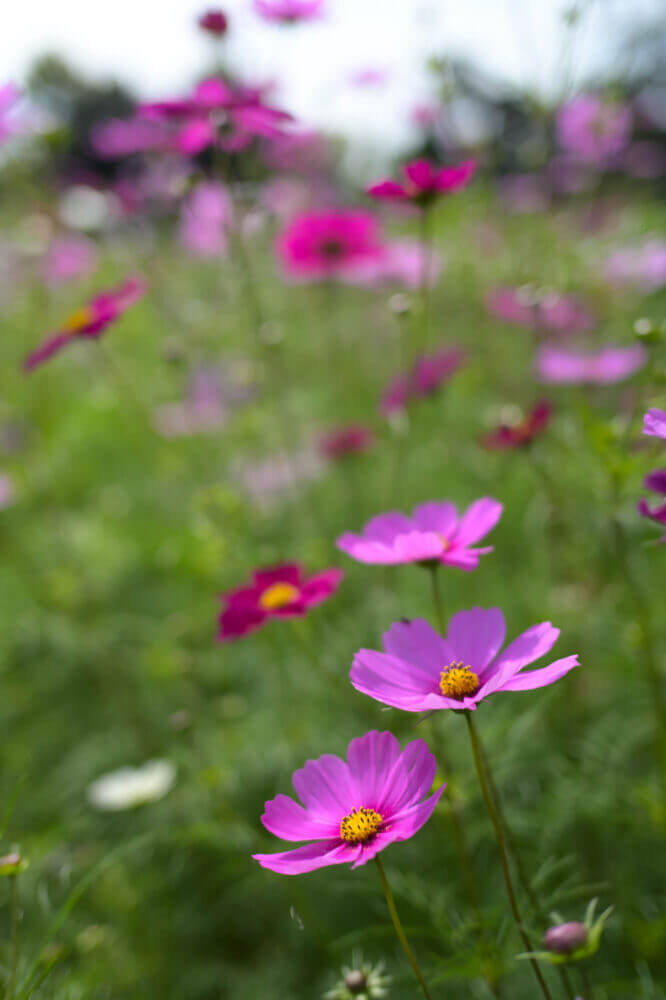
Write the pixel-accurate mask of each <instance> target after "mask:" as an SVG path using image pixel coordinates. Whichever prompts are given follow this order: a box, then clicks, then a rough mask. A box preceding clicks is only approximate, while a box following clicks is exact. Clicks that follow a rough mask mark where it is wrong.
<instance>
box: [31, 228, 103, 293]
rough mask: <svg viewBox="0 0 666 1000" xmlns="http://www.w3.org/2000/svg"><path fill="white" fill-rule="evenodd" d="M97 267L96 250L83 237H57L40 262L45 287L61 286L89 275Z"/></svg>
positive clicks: (91, 243) (89, 241) (93, 245)
mask: <svg viewBox="0 0 666 1000" xmlns="http://www.w3.org/2000/svg"><path fill="white" fill-rule="evenodd" d="M96 267H97V250H96V247H95V244H94V243H93V242H92V240H88V239H86V238H85V236H74V235H70V236H58V237H56V239H54V240H53V242H52V243H51V245H50V246H49V248H48V250H47V251H46V254H45V255H44V258H43V260H42V262H41V271H42V275H43V278H44V282H45V283H46V284H47V285H62V284H65V283H66V282H68V281H73V280H75V279H76V278H82V277H84V276H85V275H87V274H91V273H92V272H93V271H94V270H95V268H96Z"/></svg>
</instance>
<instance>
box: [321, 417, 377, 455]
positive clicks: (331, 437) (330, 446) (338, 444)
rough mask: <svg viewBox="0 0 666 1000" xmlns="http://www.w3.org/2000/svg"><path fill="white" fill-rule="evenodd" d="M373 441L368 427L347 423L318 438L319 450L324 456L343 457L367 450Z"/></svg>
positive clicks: (373, 437)
mask: <svg viewBox="0 0 666 1000" xmlns="http://www.w3.org/2000/svg"><path fill="white" fill-rule="evenodd" d="M374 441H375V435H374V434H373V432H372V430H371V428H370V427H364V426H363V425H362V424H349V425H348V426H346V427H337V428H336V429H335V430H332V431H328V433H327V434H323V435H322V436H321V437H320V439H319V450H320V451H321V453H322V455H324V456H325V458H331V459H337V458H344V457H345V456H346V455H356V454H358V453H359V452H363V451H367V450H368V449H369V448H371V447H372V445H373V444H374Z"/></svg>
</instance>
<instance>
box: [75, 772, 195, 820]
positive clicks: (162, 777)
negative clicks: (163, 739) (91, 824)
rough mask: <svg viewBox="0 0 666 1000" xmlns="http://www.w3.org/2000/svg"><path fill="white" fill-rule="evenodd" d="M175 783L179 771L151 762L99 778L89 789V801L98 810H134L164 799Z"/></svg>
mask: <svg viewBox="0 0 666 1000" xmlns="http://www.w3.org/2000/svg"><path fill="white" fill-rule="evenodd" d="M175 780H176V769H175V767H174V766H173V764H170V763H169V761H168V760H149V761H148V762H147V763H146V764H143V765H142V766H141V767H123V768H121V769H120V770H119V771H111V772H110V773H109V774H103V775H102V777H101V778H97V780H96V781H93V783H92V784H91V785H89V786H88V801H89V802H90V804H91V805H93V806H94V807H95V809H104V810H107V811H110V810H119V809H133V808H134V807H135V806H140V805H143V804H144V803H145V802H155V801H156V800H157V799H161V798H162V797H163V796H165V795H166V794H167V792H168V791H169V789H170V788H171V786H172V785H173V783H174V781H175Z"/></svg>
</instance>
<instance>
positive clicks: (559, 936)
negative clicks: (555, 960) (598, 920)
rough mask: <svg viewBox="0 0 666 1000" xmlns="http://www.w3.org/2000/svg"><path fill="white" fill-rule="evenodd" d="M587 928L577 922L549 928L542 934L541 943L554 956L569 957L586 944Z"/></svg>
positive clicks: (573, 921)
mask: <svg viewBox="0 0 666 1000" xmlns="http://www.w3.org/2000/svg"><path fill="white" fill-rule="evenodd" d="M587 935H588V931H587V927H586V926H585V924H581V923H580V922H579V921H578V920H570V921H569V923H566V924H559V925H558V926H557V927H550V928H549V929H548V930H547V931H546V933H545V934H544V938H543V943H544V946H545V947H546V949H547V950H548V951H552V952H554V953H555V954H556V955H570V954H571V953H572V952H574V951H578V949H579V948H583V947H585V945H586V944H587Z"/></svg>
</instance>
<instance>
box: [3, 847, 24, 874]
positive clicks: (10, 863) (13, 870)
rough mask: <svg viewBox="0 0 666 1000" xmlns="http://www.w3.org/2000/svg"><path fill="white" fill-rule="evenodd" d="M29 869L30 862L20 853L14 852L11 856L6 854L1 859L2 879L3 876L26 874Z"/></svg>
mask: <svg viewBox="0 0 666 1000" xmlns="http://www.w3.org/2000/svg"><path fill="white" fill-rule="evenodd" d="M27 867H28V862H27V861H26V860H25V858H24V857H22V856H21V855H20V854H19V853H18V851H12V853H11V854H5V855H3V856H2V857H0V877H2V876H3V875H18V874H20V872H24V871H25V870H26V868H27Z"/></svg>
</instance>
